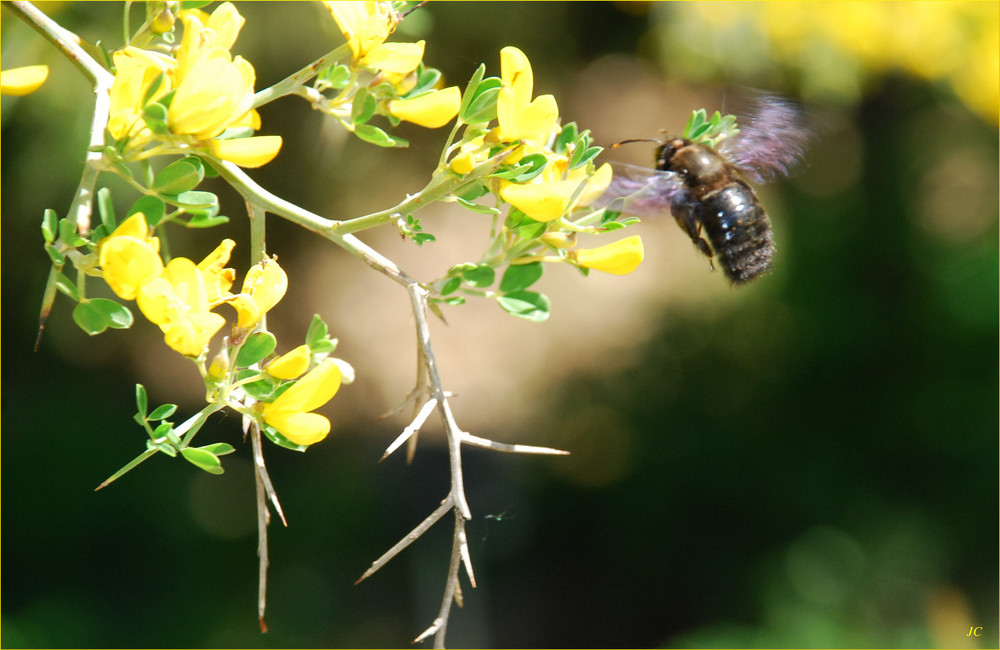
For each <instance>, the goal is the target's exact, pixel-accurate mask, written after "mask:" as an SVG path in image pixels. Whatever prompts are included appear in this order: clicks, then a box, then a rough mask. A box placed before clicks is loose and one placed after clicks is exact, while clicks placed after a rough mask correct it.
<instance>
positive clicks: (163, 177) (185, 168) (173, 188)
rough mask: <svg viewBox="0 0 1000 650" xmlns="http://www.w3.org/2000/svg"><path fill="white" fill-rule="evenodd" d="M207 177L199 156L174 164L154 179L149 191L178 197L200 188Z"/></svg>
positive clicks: (183, 159)
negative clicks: (202, 180)
mask: <svg viewBox="0 0 1000 650" xmlns="http://www.w3.org/2000/svg"><path fill="white" fill-rule="evenodd" d="M204 177H205V169H204V167H203V166H202V163H201V160H200V159H199V158H198V157H197V156H189V157H187V158H182V159H180V160H178V161H175V162H172V163H170V164H169V165H167V166H166V167H164V168H163V169H162V170H160V173H158V174H157V175H156V176H155V177H154V178H153V185H152V187H150V188H149V189H151V190H153V191H154V192H157V193H159V194H168V195H176V194H181V193H186V192H188V190H193V189H194V188H196V187H198V183H200V182H201V179H203V178H204Z"/></svg>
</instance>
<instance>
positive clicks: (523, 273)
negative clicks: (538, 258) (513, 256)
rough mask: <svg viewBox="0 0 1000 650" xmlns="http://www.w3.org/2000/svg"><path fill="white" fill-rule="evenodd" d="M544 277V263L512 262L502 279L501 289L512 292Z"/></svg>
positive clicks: (504, 291) (503, 291)
mask: <svg viewBox="0 0 1000 650" xmlns="http://www.w3.org/2000/svg"><path fill="white" fill-rule="evenodd" d="M540 277H542V263H541V262H532V263H530V264H511V265H510V266H508V267H507V270H506V271H504V274H503V279H501V280H500V291H501V292H502V293H511V292H517V291H521V290H523V289H527V288H528V287H530V286H531V285H533V284H534V283H535V282H537V281H538V278H540Z"/></svg>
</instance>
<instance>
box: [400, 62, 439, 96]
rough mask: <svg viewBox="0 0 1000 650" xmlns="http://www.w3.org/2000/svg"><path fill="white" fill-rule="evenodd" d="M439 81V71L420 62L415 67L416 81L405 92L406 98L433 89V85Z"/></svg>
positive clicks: (423, 93)
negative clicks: (408, 90)
mask: <svg viewBox="0 0 1000 650" xmlns="http://www.w3.org/2000/svg"><path fill="white" fill-rule="evenodd" d="M439 81H441V71H440V70H438V69H436V68H425V67H424V64H423V63H421V64H420V65H419V66H418V67H417V83H416V85H414V86H413V88H411V89H410V92H408V93H406V95H405V96H406V98H407V99H410V98H412V97H419V96H420V95H425V94H427V93H428V92H430V91H432V90H434V87H435V86H437V85H438V82H439Z"/></svg>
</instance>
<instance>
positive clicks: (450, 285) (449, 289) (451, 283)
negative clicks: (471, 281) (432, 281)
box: [441, 276, 462, 296]
mask: <svg viewBox="0 0 1000 650" xmlns="http://www.w3.org/2000/svg"><path fill="white" fill-rule="evenodd" d="M460 286H462V278H460V277H458V276H456V277H454V278H451V279H450V280H448V281H447V282H445V283H444V286H443V287H441V295H442V296H447V295H448V294H449V293H454V292H455V291H456V290H457V289H458V288H459V287H460Z"/></svg>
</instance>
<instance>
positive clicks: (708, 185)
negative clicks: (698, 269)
mask: <svg viewBox="0 0 1000 650" xmlns="http://www.w3.org/2000/svg"><path fill="white" fill-rule="evenodd" d="M755 104H756V105H755V106H754V108H753V110H752V111H750V112H749V113H748V117H747V118H745V119H743V120H741V122H740V125H739V128H738V129H737V128H735V123H736V118H735V117H733V116H730V115H727V116H725V117H722V116H720V115H719V113H718V112H716V113H715V115H713V116H712V117H711V118H710V119H709V118H707V117H706V113H705V111H704V110H701V111H696V112H695V113H694V114H693V115H692V117H691V120H690V121H689V122H688V125H687V128H686V129H685V130H684V134H683V136H682V137H679V138H678V137H668V138H667V139H666V140H663V141H656V140H626V141H625V142H620V143H618V144H619V145H620V144H625V143H626V142H657V143H658V144H659V146H658V147H657V149H656V167H655V169H648V168H643V167H636V166H635V165H625V164H622V163H612V166H613V167H614V170H615V175H614V180H612V183H611V185H610V186H609V188H608V190H607V191H606V192H605V194H604V196H603V197H602V199H601V204H604V205H608V204H610V203H612V202H613V201H614V200H616V199H623V200H624V203H622V204H619V206H621V205H623V206H624V207H623V209H622V211H623V212H626V213H629V214H632V215H636V216H658V215H662V214H666V212H667V211H669V212H670V214H672V215H673V217H674V219H675V220H676V221H677V225H679V226H680V227H681V229H682V230H684V232H686V233H687V234H688V236H689V237H690V238H691V240H692V241H693V242H694V243H695V245H696V246H697V247H698V249H699V250H700V251H701V252H702V253H704V254H705V255H706V256H707V257H708V258H709V264H710V265H711V267H712V269H713V270H714V269H715V265H714V264H712V260H713V258H714V259H717V260H718V262H719V264H720V266H722V270H723V272H724V273H725V275H726V277H727V278H728V279H729V281H730V282H731V283H732V284H734V285H739V284H744V283H746V282H749V281H751V280H753V279H755V278H757V277H759V276H760V275H762V274H764V273H766V272H768V271H769V270H770V269H771V265H772V260H773V258H774V236H773V234H772V232H771V221H770V219H768V217H767V212H765V211H764V207H763V206H762V205H761V204H760V201H759V200H758V199H757V195H756V194H755V193H754V191H753V189H752V188H751V187H750V185H748V184H747V183H746V182H745V181H744V180H743V178H744V177H745V178H748V179H750V180H752V181H754V182H757V183H764V182H767V181H769V180H773V179H774V178H776V177H778V176H780V175H783V174H787V173H788V172H789V170H790V169H791V168H792V167H793V166H794V165H795V164H797V163H798V162H799V161H801V159H802V155H803V151H804V149H805V145H806V143H807V141H808V139H809V136H810V132H809V131H808V129H806V128H805V127H804V126H803V124H802V121H801V113H800V112H799V111H798V110H797V109H796V108H795V107H794V106H792V105H791V104H790V103H788V102H786V101H784V100H782V99H780V98H777V97H774V96H772V95H763V96H760V97H758V98H756V102H755ZM615 146H616V147H617V146H618V145H615ZM616 207H618V206H616ZM703 231H704V236H703V234H702V232H703Z"/></svg>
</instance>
